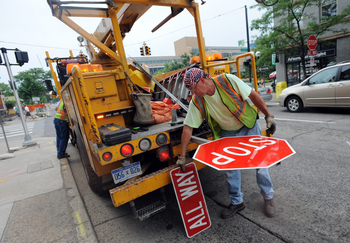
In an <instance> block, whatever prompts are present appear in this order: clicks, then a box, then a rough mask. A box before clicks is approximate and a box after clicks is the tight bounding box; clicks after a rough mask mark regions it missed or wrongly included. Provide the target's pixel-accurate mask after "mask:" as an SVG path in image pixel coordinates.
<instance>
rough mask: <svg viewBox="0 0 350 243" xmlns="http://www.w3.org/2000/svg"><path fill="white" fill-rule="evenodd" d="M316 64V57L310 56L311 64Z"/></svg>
mask: <svg viewBox="0 0 350 243" xmlns="http://www.w3.org/2000/svg"><path fill="white" fill-rule="evenodd" d="M314 65H315V58H314V57H311V58H310V66H314Z"/></svg>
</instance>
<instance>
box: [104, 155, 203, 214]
mask: <svg viewBox="0 0 350 243" xmlns="http://www.w3.org/2000/svg"><path fill="white" fill-rule="evenodd" d="M192 162H194V163H195V164H196V167H197V170H200V169H203V168H204V167H206V165H205V164H202V163H200V162H198V161H195V160H193V161H192ZM176 167H177V166H176V165H172V166H168V167H166V168H165V169H162V170H159V171H156V172H154V173H151V174H149V175H146V176H144V177H142V178H137V179H134V180H133V179H130V180H129V181H128V182H126V183H125V184H124V185H122V186H119V187H116V188H113V189H111V190H109V193H110V195H111V198H112V202H113V205H114V206H115V207H119V206H120V205H123V204H125V203H127V202H130V201H132V200H134V199H136V198H138V197H141V196H143V195H146V194H147V193H150V192H152V191H155V190H157V189H159V188H162V187H164V186H166V185H168V184H170V183H171V179H170V171H171V170H172V169H174V168H176Z"/></svg>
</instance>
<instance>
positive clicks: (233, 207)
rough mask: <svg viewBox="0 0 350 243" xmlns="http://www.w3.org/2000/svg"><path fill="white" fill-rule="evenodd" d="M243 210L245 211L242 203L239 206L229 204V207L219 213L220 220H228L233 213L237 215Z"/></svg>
mask: <svg viewBox="0 0 350 243" xmlns="http://www.w3.org/2000/svg"><path fill="white" fill-rule="evenodd" d="M243 209H245V206H244V202H242V203H241V204H238V205H233V204H230V206H228V208H225V209H224V210H223V211H222V212H221V218H223V219H228V218H230V217H232V216H233V215H234V214H235V213H237V212H238V211H241V210H243Z"/></svg>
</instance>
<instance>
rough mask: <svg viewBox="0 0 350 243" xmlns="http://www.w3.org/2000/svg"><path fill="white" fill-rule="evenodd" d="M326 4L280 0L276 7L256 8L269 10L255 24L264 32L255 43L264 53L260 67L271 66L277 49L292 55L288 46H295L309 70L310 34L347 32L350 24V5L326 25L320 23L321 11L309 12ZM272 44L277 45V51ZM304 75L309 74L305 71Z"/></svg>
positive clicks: (256, 27) (323, 22) (260, 6)
mask: <svg viewBox="0 0 350 243" xmlns="http://www.w3.org/2000/svg"><path fill="white" fill-rule="evenodd" d="M322 2H323V1H320V0H298V1H291V0H279V1H278V3H277V4H276V5H274V6H273V7H266V6H264V5H262V4H258V5H255V6H253V7H254V8H256V7H257V8H258V9H259V10H264V11H265V12H264V14H263V15H262V17H261V18H260V19H256V20H253V21H252V25H251V28H252V30H255V29H257V30H259V31H260V32H261V35H260V36H259V37H257V39H256V42H255V46H256V50H255V51H257V50H259V51H260V52H261V54H262V55H261V58H260V60H259V61H258V66H259V67H260V66H263V64H267V63H271V54H272V53H273V52H276V50H279V51H281V52H284V53H285V54H287V55H288V52H289V51H290V50H291V49H286V47H288V46H293V47H295V48H296V49H297V52H298V53H297V54H299V55H300V56H301V58H302V63H303V68H304V69H305V58H304V57H305V55H306V50H307V49H306V48H307V47H306V45H307V39H308V38H309V36H310V35H315V36H316V37H318V36H320V35H321V34H323V33H325V32H326V31H327V32H330V33H334V34H339V33H343V34H345V33H347V31H346V29H345V26H346V24H348V23H350V18H345V17H346V16H348V15H349V14H350V5H349V6H348V7H347V8H345V9H344V10H343V12H341V13H339V12H338V13H337V15H336V16H329V17H326V18H323V19H322V24H319V19H318V13H319V11H315V12H316V13H317V16H316V15H315V14H314V13H311V12H309V11H306V10H307V8H309V7H312V8H317V9H320V7H321V6H322ZM274 21H276V23H277V24H275V23H274ZM335 25H337V28H335ZM271 43H274V48H273V49H272V48H271ZM294 50H295V49H294ZM304 73H306V72H305V70H304Z"/></svg>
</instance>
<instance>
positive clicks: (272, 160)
mask: <svg viewBox="0 0 350 243" xmlns="http://www.w3.org/2000/svg"><path fill="white" fill-rule="evenodd" d="M293 154H295V151H294V149H293V148H292V147H291V146H290V145H289V144H288V142H287V141H285V140H283V139H278V138H270V137H263V136H244V137H228V138H221V139H218V140H215V141H213V142H209V143H206V144H202V145H199V147H198V148H197V151H196V153H195V154H194V156H193V159H195V160H198V161H200V162H202V163H204V164H206V165H209V166H211V167H214V168H215V169H217V170H238V169H258V168H268V167H270V166H272V165H274V164H276V163H278V162H280V161H282V160H283V159H286V158H288V157H289V156H291V155H293Z"/></svg>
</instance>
